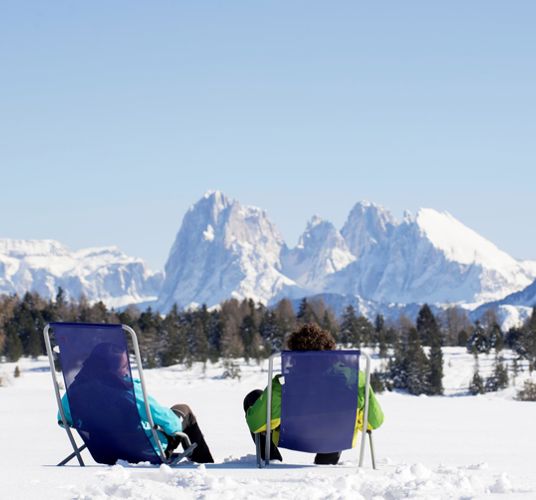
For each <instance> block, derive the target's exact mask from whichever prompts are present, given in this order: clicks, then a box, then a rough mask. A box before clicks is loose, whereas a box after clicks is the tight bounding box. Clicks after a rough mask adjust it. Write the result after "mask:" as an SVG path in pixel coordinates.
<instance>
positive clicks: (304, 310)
mask: <svg viewBox="0 0 536 500" xmlns="http://www.w3.org/2000/svg"><path fill="white" fill-rule="evenodd" d="M296 319H297V320H298V323H299V324H300V325H304V324H306V323H316V324H318V323H319V319H318V318H317V317H316V314H315V313H314V311H313V308H312V307H311V305H310V304H309V302H308V301H307V299H306V298H303V299H302V300H301V302H300V306H299V308H298V314H297V315H296Z"/></svg>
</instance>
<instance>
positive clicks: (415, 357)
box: [406, 328, 430, 395]
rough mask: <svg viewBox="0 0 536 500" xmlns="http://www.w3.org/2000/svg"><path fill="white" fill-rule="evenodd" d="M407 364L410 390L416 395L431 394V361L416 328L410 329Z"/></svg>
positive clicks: (408, 387)
mask: <svg viewBox="0 0 536 500" xmlns="http://www.w3.org/2000/svg"><path fill="white" fill-rule="evenodd" d="M406 364H407V389H408V392H409V393H410V394H415V395H418V394H430V383H429V379H430V363H429V361H428V358H427V357H426V354H425V353H424V350H423V348H422V345H421V342H420V338H419V333H418V332H417V330H416V329H415V328H412V329H411V330H410V331H409V335H408V347H407V351H406Z"/></svg>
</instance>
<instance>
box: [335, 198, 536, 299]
mask: <svg viewBox="0 0 536 500" xmlns="http://www.w3.org/2000/svg"><path fill="white" fill-rule="evenodd" d="M358 207H359V206H358ZM359 208H361V207H359ZM371 212H372V213H374V212H376V214H375V215H374V216H372V215H371ZM355 213H356V209H354V210H353V211H352V214H354V216H353V217H352V219H350V218H349V221H348V222H347V223H346V225H345V234H347V235H353V234H355V233H352V231H351V227H356V226H357V227H363V226H365V227H366V223H365V222H364V221H362V220H361V219H365V220H366V221H369V220H371V219H372V220H382V221H388V223H385V224H384V225H373V228H374V230H375V233H374V236H371V237H370V238H369V239H367V237H366V235H367V231H366V230H365V231H360V237H359V238H355V237H354V239H353V240H352V241H361V242H365V244H361V246H360V247H357V248H358V249H359V248H361V249H362V250H359V251H360V256H359V258H357V259H356V261H355V262H354V263H353V264H351V265H350V266H348V267H346V268H345V269H343V270H341V271H339V272H338V273H335V274H334V275H333V276H331V277H330V279H329V280H328V282H327V290H326V291H328V292H333V293H340V294H352V295H360V296H362V297H364V298H367V299H370V300H374V301H376V302H384V303H404V304H405V303H423V302H429V303H482V302H485V301H489V300H494V299H498V298H500V297H504V295H505V294H506V293H511V292H514V291H517V290H519V289H521V288H523V287H525V286H527V285H528V284H529V283H530V282H531V281H532V279H534V272H533V269H532V268H531V264H530V263H522V262H519V261H517V260H515V259H514V258H512V257H510V256H509V255H508V254H506V253H505V252H503V251H501V250H499V249H498V248H497V247H496V246H495V245H494V244H493V243H491V242H489V241H488V240H486V239H485V238H483V237H482V236H480V235H478V234H477V233H476V232H474V231H473V230H471V229H469V228H468V227H466V226H464V225H463V224H462V223H461V222H460V221H458V220H457V219H455V218H454V217H453V216H452V215H450V214H449V213H448V212H438V211H436V210H433V209H421V210H419V211H418V213H417V215H416V216H415V217H412V216H411V215H410V214H408V213H407V214H406V215H405V217H404V219H403V221H402V222H400V223H397V222H395V221H394V219H393V218H392V217H390V216H389V215H388V214H385V211H384V210H383V209H381V208H379V207H375V206H368V207H367V210H366V211H363V210H361V211H360V212H357V213H358V216H357V217H356V216H355ZM361 214H363V215H361ZM350 221H351V225H350ZM378 228H380V229H382V228H384V229H383V230H378ZM349 246H351V244H350V245H349ZM354 248H356V247H355V245H354Z"/></svg>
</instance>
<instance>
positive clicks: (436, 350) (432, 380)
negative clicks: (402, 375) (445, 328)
mask: <svg viewBox="0 0 536 500" xmlns="http://www.w3.org/2000/svg"><path fill="white" fill-rule="evenodd" d="M430 335H431V337H430V375H429V378H428V383H429V385H430V394H443V352H442V350H441V336H440V333H439V329H437V330H435V331H431V332H430Z"/></svg>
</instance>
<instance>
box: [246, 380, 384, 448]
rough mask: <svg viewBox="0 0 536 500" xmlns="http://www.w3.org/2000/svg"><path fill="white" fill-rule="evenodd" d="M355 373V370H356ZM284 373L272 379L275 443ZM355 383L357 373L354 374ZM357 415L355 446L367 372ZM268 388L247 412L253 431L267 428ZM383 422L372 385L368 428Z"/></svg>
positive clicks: (361, 422) (358, 399)
mask: <svg viewBox="0 0 536 500" xmlns="http://www.w3.org/2000/svg"><path fill="white" fill-rule="evenodd" d="M354 373H355V372H354ZM281 377H282V375H276V376H275V377H274V379H273V380H272V417H271V420H270V428H271V430H272V431H274V432H273V440H274V443H275V444H277V443H278V442H279V426H280V425H281V382H280V380H279V379H280V378H281ZM354 384H355V375H354ZM357 394H358V396H357V409H358V411H357V415H356V422H355V432H354V442H353V445H354V446H355V443H356V440H357V433H358V431H361V430H363V409H364V406H365V374H364V373H363V372H359V389H358V392H357ZM267 401H268V390H267V389H265V390H264V392H263V393H262V394H261V396H260V397H259V399H257V401H256V402H255V404H254V405H253V406H251V407H250V408H249V409H248V411H247V413H246V421H247V424H248V427H249V430H250V431H251V432H254V433H257V432H263V431H265V430H266V405H267ZM382 423H383V411H382V409H381V407H380V404H379V403H378V400H377V399H376V396H375V395H374V391H373V390H372V387H370V389H369V411H368V429H369V430H372V429H377V428H378V427H380V425H382Z"/></svg>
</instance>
